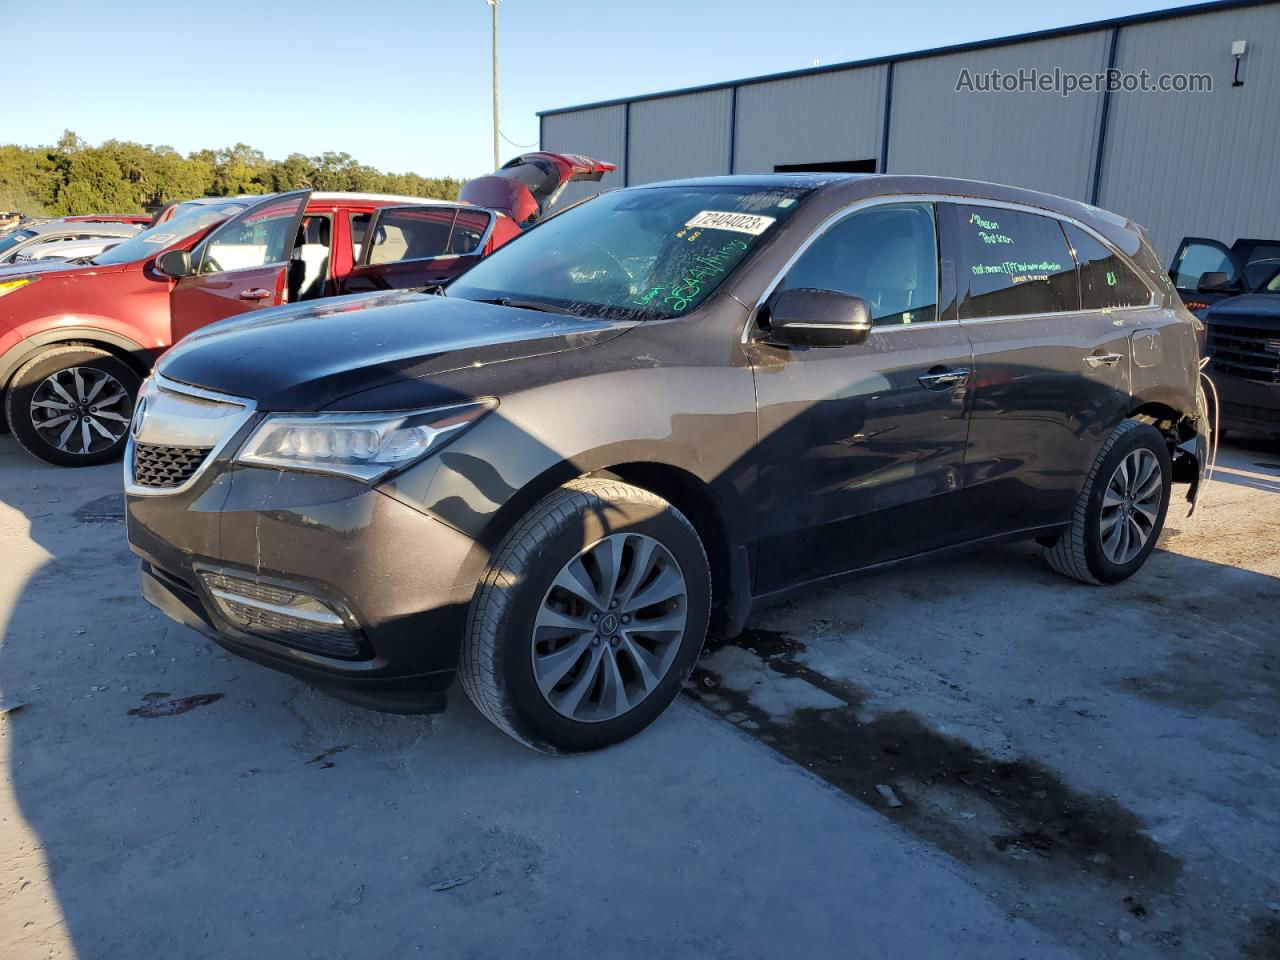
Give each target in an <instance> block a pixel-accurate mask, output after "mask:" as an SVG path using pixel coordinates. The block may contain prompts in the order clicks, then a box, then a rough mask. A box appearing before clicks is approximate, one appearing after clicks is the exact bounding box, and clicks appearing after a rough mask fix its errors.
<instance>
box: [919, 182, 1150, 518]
mask: <svg viewBox="0 0 1280 960" xmlns="http://www.w3.org/2000/svg"><path fill="white" fill-rule="evenodd" d="M943 206H944V207H945V211H946V212H945V214H944V215H943V216H941V217H940V220H941V221H942V228H943V241H944V245H943V250H944V252H949V255H950V256H952V257H954V258H955V260H956V264H957V271H956V273H957V283H956V285H957V295H958V297H959V301H960V304H959V315H960V323H961V326H963V327H964V329H965V331H966V332H967V333H968V335H969V339H970V340H971V341H972V342H973V350H974V367H975V379H974V383H973V391H972V413H971V421H970V425H969V450H968V452H967V454H966V457H965V468H964V474H965V476H964V484H965V487H966V488H967V491H968V495H969V496H968V501H969V503H970V504H971V506H972V512H971V514H970V515H971V516H973V517H982V518H984V520H983V522H984V524H985V525H986V527H987V528H988V532H989V533H991V534H996V533H1008V532H1014V531H1023V530H1031V529H1033V528H1036V527H1039V526H1044V525H1047V524H1055V523H1059V522H1062V521H1063V520H1065V519H1067V518H1068V517H1069V516H1070V512H1071V506H1072V504H1074V502H1075V498H1076V496H1077V494H1078V492H1079V490H1080V487H1081V484H1082V483H1083V481H1084V477H1085V475H1086V473H1087V471H1088V467H1089V465H1090V464H1091V463H1092V462H1093V459H1094V457H1095V456H1096V454H1097V451H1098V449H1099V448H1100V447H1101V445H1102V442H1103V441H1104V440H1105V439H1106V437H1107V435H1108V434H1109V433H1110V432H1111V430H1112V429H1113V428H1114V427H1115V426H1116V424H1117V423H1119V422H1120V421H1121V420H1122V419H1123V418H1124V417H1125V416H1126V415H1127V413H1128V407H1129V398H1130V370H1129V365H1130V337H1131V336H1132V335H1133V334H1134V332H1135V331H1136V330H1138V329H1140V328H1141V318H1140V317H1135V316H1131V315H1128V311H1126V310H1121V309H1113V308H1111V307H1109V306H1107V305H1106V304H1107V303H1108V300H1107V299H1106V296H1105V295H1104V294H1102V293H1100V292H1097V291H1094V287H1095V285H1097V284H1101V286H1102V287H1103V288H1104V290H1112V289H1117V288H1119V287H1120V286H1121V284H1124V287H1125V290H1126V291H1129V293H1128V294H1126V296H1127V295H1129V294H1131V293H1132V291H1131V289H1130V286H1129V285H1130V284H1131V283H1133V282H1136V283H1137V287H1138V291H1139V294H1138V295H1139V297H1140V298H1141V299H1142V300H1143V302H1144V303H1150V302H1153V299H1154V297H1153V294H1152V292H1151V291H1150V290H1149V289H1148V288H1147V287H1146V286H1145V285H1143V284H1142V282H1141V281H1140V280H1137V278H1136V277H1133V276H1130V274H1132V271H1128V274H1126V275H1125V276H1123V277H1122V276H1121V274H1120V269H1121V267H1120V265H1119V264H1118V263H1117V261H1118V258H1117V260H1107V259H1106V258H1105V257H1100V256H1095V251H1094V247H1095V246H1096V248H1097V249H1098V250H1102V251H1105V254H1106V256H1107V257H1109V256H1112V251H1110V250H1108V249H1107V248H1106V247H1105V246H1104V245H1103V244H1101V242H1100V241H1099V240H1098V239H1097V238H1095V237H1093V236H1092V235H1091V234H1085V233H1084V231H1076V235H1078V236H1079V237H1086V236H1087V238H1088V240H1089V244H1090V245H1093V246H1089V247H1088V248H1087V249H1086V248H1085V245H1084V241H1083V240H1080V241H1079V242H1080V243H1081V247H1082V253H1081V256H1082V257H1083V258H1084V259H1085V262H1086V264H1087V265H1088V266H1087V276H1086V277H1085V279H1086V282H1087V283H1088V284H1089V289H1090V290H1091V291H1094V293H1091V299H1090V301H1089V302H1088V303H1087V305H1086V308H1083V309H1082V306H1081V300H1080V279H1081V278H1080V277H1078V276H1077V270H1076V263H1075V258H1074V256H1073V253H1072V249H1071V246H1070V244H1069V242H1068V239H1067V233H1066V232H1065V230H1064V227H1069V225H1067V224H1064V223H1062V222H1061V221H1059V220H1057V219H1054V218H1052V217H1049V216H1045V215H1040V214H1038V213H1032V212H1029V211H1024V210H1016V209H1011V208H1007V207H997V206H985V205H970V204H946V205H943ZM1071 229H1073V230H1074V228H1071ZM1124 269H1125V270H1128V268H1127V266H1126V267H1125V268H1124ZM1094 294H1096V295H1094ZM1123 300H1124V298H1115V302H1116V303H1120V302H1123Z"/></svg>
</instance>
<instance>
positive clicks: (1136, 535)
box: [1046, 420, 1172, 583]
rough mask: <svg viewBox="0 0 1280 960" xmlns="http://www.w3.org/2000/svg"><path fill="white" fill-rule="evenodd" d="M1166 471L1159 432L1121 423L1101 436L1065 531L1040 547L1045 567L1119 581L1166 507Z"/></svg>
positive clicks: (1150, 546) (1144, 552)
mask: <svg viewBox="0 0 1280 960" xmlns="http://www.w3.org/2000/svg"><path fill="white" fill-rule="evenodd" d="M1171 477H1172V468H1171V466H1170V460H1169V448H1168V446H1167V445H1166V444H1165V440H1164V437H1163V436H1161V434H1160V431H1159V430H1157V429H1156V428H1155V427H1153V426H1151V425H1150V424H1147V423H1142V422H1141V421H1138V420H1126V421H1124V422H1123V423H1121V424H1120V425H1119V426H1118V427H1116V429H1115V431H1114V432H1113V433H1112V434H1111V436H1110V437H1108V438H1107V442H1106V443H1105V444H1103V446H1102V450H1101V451H1100V452H1099V453H1098V458H1097V460H1095V461H1094V464H1093V468H1092V469H1091V470H1090V471H1089V476H1088V477H1087V478H1086V480H1085V484H1084V489H1083V490H1081V491H1080V498H1079V500H1077V502H1076V507H1075V512H1074V513H1073V514H1072V519H1071V527H1070V529H1069V530H1067V531H1066V532H1065V533H1063V534H1062V535H1061V536H1060V537H1059V538H1058V539H1057V540H1056V541H1055V542H1054V543H1053V544H1052V545H1051V546H1049V547H1047V548H1046V557H1047V558H1048V561H1049V565H1050V566H1051V567H1053V569H1054V570H1056V571H1058V572H1059V573H1061V574H1063V575H1064V576H1068V577H1074V578H1075V579H1076V580H1080V581H1083V582H1084V583H1119V582H1120V581H1121V580H1124V579H1127V578H1128V577H1131V576H1133V574H1135V573H1137V572H1138V570H1139V569H1140V568H1141V567H1142V565H1143V564H1144V563H1145V562H1146V560H1147V557H1148V556H1150V555H1151V551H1152V550H1154V549H1155V545H1156V541H1157V540H1159V539H1160V531H1161V530H1162V529H1164V517H1165V513H1166V511H1167V510H1168V509H1169V485H1170V479H1171Z"/></svg>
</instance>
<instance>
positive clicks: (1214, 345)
mask: <svg viewBox="0 0 1280 960" xmlns="http://www.w3.org/2000/svg"><path fill="white" fill-rule="evenodd" d="M1169 276H1170V277H1171V278H1172V279H1173V285H1174V286H1175V287H1176V288H1177V290H1178V293H1179V294H1180V295H1181V297H1182V300H1183V302H1184V303H1185V304H1186V305H1187V308H1188V309H1189V310H1191V311H1192V312H1193V313H1194V314H1196V316H1198V317H1200V318H1201V319H1202V320H1203V321H1204V322H1205V326H1206V333H1205V342H1204V345H1203V349H1204V354H1205V356H1207V357H1208V358H1209V368H1208V372H1209V376H1210V377H1211V378H1212V379H1213V383H1214V386H1215V387H1217V391H1218V398H1219V401H1220V404H1221V407H1220V417H1221V429H1222V430H1224V431H1225V430H1233V431H1238V432H1241V433H1253V434H1262V435H1264V436H1269V437H1277V438H1280V240H1254V239H1241V240H1237V241H1236V242H1235V243H1233V244H1232V245H1231V246H1230V247H1227V246H1226V245H1225V244H1222V243H1219V242H1218V241H1217V240H1207V239H1204V238H1201V237H1187V238H1186V239H1184V240H1183V241H1182V243H1181V244H1180V245H1179V247H1178V252H1177V253H1176V254H1175V255H1174V258H1173V265H1172V266H1171V267H1170V268H1169Z"/></svg>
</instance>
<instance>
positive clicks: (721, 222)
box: [685, 210, 775, 237]
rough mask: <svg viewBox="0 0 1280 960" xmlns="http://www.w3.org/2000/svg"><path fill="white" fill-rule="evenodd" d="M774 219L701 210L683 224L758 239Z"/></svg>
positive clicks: (752, 214)
mask: <svg viewBox="0 0 1280 960" xmlns="http://www.w3.org/2000/svg"><path fill="white" fill-rule="evenodd" d="M774 219H775V218H774V217H762V216H759V215H758V214H754V213H734V212H733V211H731V210H703V211H702V212H701V213H699V214H698V215H697V216H696V217H694V218H693V219H692V220H690V221H689V222H688V223H686V224H685V226H686V227H699V228H701V229H704V230H732V231H733V232H734V233H749V234H751V236H753V237H758V236H760V234H762V233H764V232H765V231H766V230H768V229H769V227H770V226H772V224H773V221H774Z"/></svg>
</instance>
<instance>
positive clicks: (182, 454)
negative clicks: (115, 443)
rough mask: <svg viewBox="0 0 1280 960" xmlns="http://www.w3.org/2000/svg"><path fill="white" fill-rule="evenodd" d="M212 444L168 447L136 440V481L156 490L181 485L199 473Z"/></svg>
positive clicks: (134, 450) (134, 478) (140, 484)
mask: <svg viewBox="0 0 1280 960" xmlns="http://www.w3.org/2000/svg"><path fill="white" fill-rule="evenodd" d="M209 449H210V448H209V447H166V446H162V445H161V444H155V443H134V445H133V482H134V483H136V484H138V486H140V487H150V488H152V489H155V490H165V489H172V488H174V487H180V486H182V485H183V484H184V483H186V482H187V481H188V480H190V479H191V478H192V477H194V476H195V475H196V471H197V470H199V469H200V465H201V464H202V463H204V460H205V457H207V456H208V455H209Z"/></svg>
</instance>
